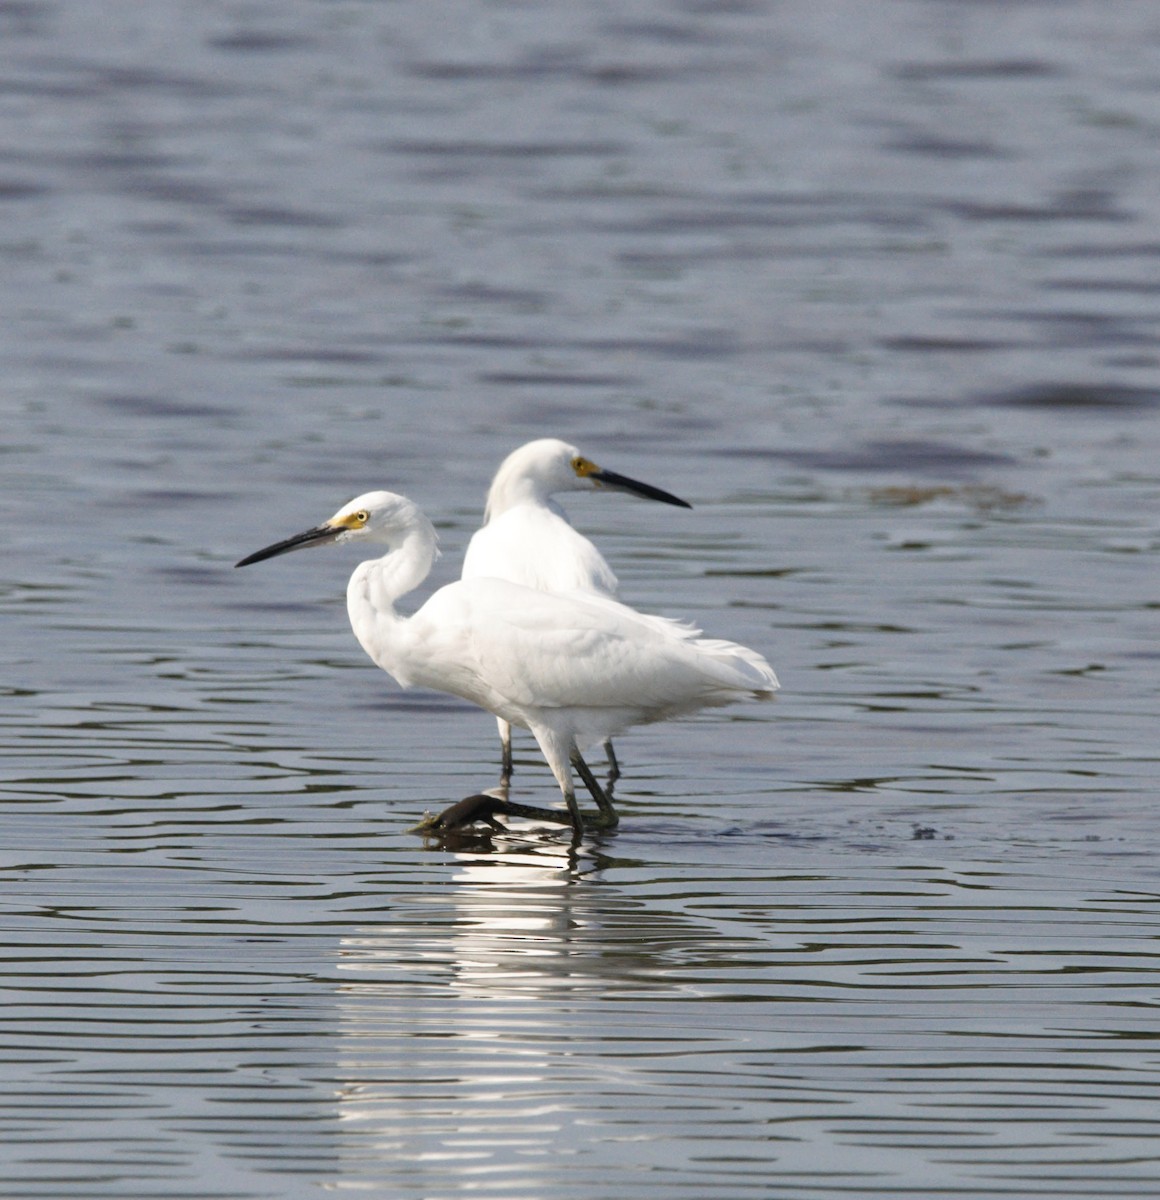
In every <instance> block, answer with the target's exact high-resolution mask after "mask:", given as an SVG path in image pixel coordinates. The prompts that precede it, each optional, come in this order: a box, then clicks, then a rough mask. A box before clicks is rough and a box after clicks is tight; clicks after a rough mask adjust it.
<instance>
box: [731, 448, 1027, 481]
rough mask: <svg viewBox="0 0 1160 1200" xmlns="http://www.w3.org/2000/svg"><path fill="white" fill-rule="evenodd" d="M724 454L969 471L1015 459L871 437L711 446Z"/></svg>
mask: <svg viewBox="0 0 1160 1200" xmlns="http://www.w3.org/2000/svg"><path fill="white" fill-rule="evenodd" d="M713 453H714V454H719V455H722V456H724V457H728V458H756V459H769V460H772V461H780V462H789V463H793V464H795V465H797V466H803V467H813V468H815V469H818V470H824V471H899V470H908V471H919V472H922V471H938V472H940V473H946V472H951V473H954V472H959V471H971V470H975V469H977V468H979V467H998V466H1004V467H1005V466H1012V465H1014V463H1015V462H1016V461H1017V460H1016V459H1014V458H1012V457H1011V456H1009V455H1006V454H1000V453H998V452H997V451H992V450H970V449H967V448H966V447H964V446H955V445H951V444H950V443H947V442H928V441H918V440H914V441H910V440H899V441H872V442H867V443H865V444H864V445H862V446H860V447H851V448H849V449H841V450H830V449H826V450H790V449H787V450H768V449H756V448H748V447H735V448H730V449H725V450H714V451H713Z"/></svg>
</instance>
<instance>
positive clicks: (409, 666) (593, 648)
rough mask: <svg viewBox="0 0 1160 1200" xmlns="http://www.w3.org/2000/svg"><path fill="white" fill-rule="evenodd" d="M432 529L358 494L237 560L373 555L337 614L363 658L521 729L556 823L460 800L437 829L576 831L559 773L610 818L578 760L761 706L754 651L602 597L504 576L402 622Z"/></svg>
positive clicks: (770, 682)
mask: <svg viewBox="0 0 1160 1200" xmlns="http://www.w3.org/2000/svg"><path fill="white" fill-rule="evenodd" d="M437 541H438V538H437V536H436V533H435V527H434V526H433V525H432V524H431V522H430V521H429V520H428V519H427V518H426V517H425V516H424V515H423V513H422V512H421V511H420V510H419V508H418V507H417V506H416V505H415V504H413V503H412V502H411V501H410V500H408V499H406V498H405V497H403V496H397V495H395V494H394V493H392V492H367V493H366V494H365V495H362V496H359V497H357V498H356V499H354V500H352V501H351V502H350V503H349V504H347V505H344V506H343V507H342V508H340V509H339V510H338V512H336V513H335V514H334V516H333V517H331V518H330V519H329V520H328V521H325V522H324V523H323V524H321V525H318V526H316V527H315V528H313V529H308V530H306V531H305V532H304V533H299V534H297V535H295V536H294V537H291V538H287V539H286V540H285V541H281V542H276V543H274V544H273V545H272V546H267V547H266V548H265V549H263V550H259V551H257V552H256V553H254V554H251V555H249V556H248V557H246V558H243V559H242V560H241V561H240V562H239V563H237V566H239V567H244V566H247V565H248V564H250V563H256V562H261V561H262V560H263V559H266V558H273V557H274V556H275V555H278V554H285V553H287V552H288V551H291V550H301V549H305V548H306V547H309V546H321V545H325V544H327V543H337V544H342V543H346V542H353V543H357V544H360V545H361V544H364V543H365V544H367V545H368V546H385V547H386V553H385V554H384V555H383V556H382V557H381V558H371V559H368V560H367V561H365V562H362V563H360V564H359V565H358V566H357V567H356V568H355V570H354V574H353V575H351V577H350V582H349V583H348V584H347V589H346V606H347V612H348V613H349V614H350V622H351V625H352V626H353V628H354V632H355V636H356V637H357V638H358V640H359V642H360V643H361V644H362V647H363V649H364V650H365V651H366V652H367V654H369V655H370V657H371V658H372V659H374V661H375V662H376V663H378V665H379V666H380V667H382V668H383V670H385V671H386V672H388V673H389V674H390V675H392V676H393V677H394V678H395V679H396V680H397V681H398V682H399V683H400V684H401V685H402V686H403V687H412V686H416V687H424V688H433V689H435V690H437V691H441V692H449V693H450V694H451V695H453V696H460V697H462V698H463V699H464V700H470V701H471V702H472V703H474V704H478V705H479V706H480V707H481V708H485V709H487V710H488V711H489V712H491V713H494V714H495V716H497V717H501V718H502V719H503V720H505V721H507V722H508V723H509V724H512V725H519V726H522V727H523V728H525V729H530V730H531V732H532V734H533V735H534V736H535V738H536V741H537V742H538V743H539V745H540V749H541V750H542V751H543V753H544V757H545V758H546V759H547V761H548V765H549V766H550V767H551V769H552V773H553V774H554V775H555V777H556V781H557V783H559V785H560V790H561V792H563V795H564V801H565V804H566V805H567V808H568V812H567V814H566V815H565V814H564V813H562V812H560V811H559V810H558V809H541V808H532V807H530V806H528V805H522V804H516V803H514V802H512V801H510V800H508V799H506V798H500V797H498V796H495V795H487V794H483V793H481V794H479V795H475V796H468V797H467V798H466V799H465V800H461V801H460V802H459V803H458V804H453V805H452V806H451V807H450V808H448V809H446V810H445V811H444V812H443V813H442V814H440V815H439V816H438V817H435V818H431V819H429V820H428V821H427V822H426V827H427V828H429V829H432V830H449V829H454V828H456V827H458V826H463V825H469V824H472V823H473V822H476V821H485V822H487V823H488V824H491V825H493V826H495V825H497V824H498V823H497V822H496V820H495V816H496V814H497V813H498V814H514V815H517V816H530V817H535V818H538V819H541V820H548V821H554V822H558V823H561V824H571V826H572V830H573V838H574V840H579V838H580V837H581V836H582V834H583V831H584V828H585V818H584V815H583V813H582V812H581V810H580V806H579V804H578V803H577V801H576V794H575V790H574V786H573V782H572V769H573V768H575V769H576V771H577V772H578V773H579V775H580V777H581V779H582V780H583V781H584V784H585V786H586V787H587V788H588V790H589V792H590V793H591V794H592V797H593V799H594V800H595V801H596V804H597V808H598V810H599V811H598V813H597V814H596V816H594V817H590V818H589V819H588V821H587V824H588V825H590V826H593V827H596V828H609V827H611V826H613V825H615V824H616V823H617V820H618V817H617V813H616V810H615V808H614V807H613V805H612V801H611V800H610V799H609V797H608V795H607V794H606V793H605V791H604V789H603V788H601V786H600V785H599V783H597V782H596V779H595V778H594V777H593V775H592V772H591V771H590V770H589V769H588V766H587V764H586V763H585V761H584V759H583V757H582V756H581V751H582V750H583V749H585V748H587V747H588V746H593V745H598V744H600V743H601V742H604V741H607V740H608V739H609V738H611V737H612V736H613V735H614V734H617V733H620V732H621V731H622V730H624V729H627V728H629V727H630V726H632V725H639V724H643V723H646V722H649V721H662V720H666V719H667V718H669V717H677V716H681V715H682V714H685V713H691V712H695V711H697V710H698V709H701V708H706V707H709V706H712V705H718V704H729V703H731V702H733V701H735V700H742V699H745V698H748V697H751V698H753V699H758V700H765V699H769V698H770V697H771V696H772V695H773V693H774V691H775V689H776V688H777V686H778V683H777V678H776V677H775V676H774V673H773V668H772V667H770V665H769V663H767V662H766V661H765V659H764V658H762V657H761V655H760V654H758V653H757V652H756V651H754V650H749V649H747V648H746V647H744V646H738V645H736V644H735V643H733V642H725V641H716V640H713V639H709V638H703V637H701V636H700V631H699V630H697V629H693V628H692V627H691V626H688V625H681V624H679V623H677V622H675V621H670V620H666V619H665V618H663V617H653V616H646V615H644V614H642V613H638V612H636V611H635V610H634V609H631V608H628V607H627V606H626V605H623V604H620V603H619V602H618V601H615V600H612V599H609V598H608V597H606V596H599V595H595V594H590V595H584V594H582V593H579V592H572V593H569V594H567V595H561V594H556V593H553V592H541V591H535V590H534V589H532V588H528V587H524V586H523V585H521V584H516V583H511V582H510V581H508V580H506V579H490V578H481V579H467V580H459V581H458V582H456V583H450V584H448V585H447V586H446V587H442V588H440V589H439V590H438V591H437V592H436V593H435V594H434V595H433V596H431V598H430V599H429V600H428V601H427V602H426V603H425V604H424V605H423V606H422V607H421V608H420V609H419V610H418V611H417V612H416V613H414V614H413V615H411V616H409V617H408V616H404V615H403V614H401V613H399V612H398V611H397V610H396V609H395V602H396V601H397V600H398V599H399V597H400V596H404V595H406V594H407V593H408V592H409V591H411V590H412V589H413V588H415V587H418V585H419V584H420V583H422V582H423V580H424V579H425V578H426V577H427V575H428V573H429V572H430V570H431V566H432V564H433V563H434V561H435V557H436V555H437V553H438V550H437Z"/></svg>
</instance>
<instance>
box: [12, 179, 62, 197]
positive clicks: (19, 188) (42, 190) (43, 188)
mask: <svg viewBox="0 0 1160 1200" xmlns="http://www.w3.org/2000/svg"><path fill="white" fill-rule="evenodd" d="M51 190H52V189H51V188H50V187H49V186H48V184H45V183H33V182H32V180H30V179H0V201H4V200H34V199H36V198H37V197H39V196H44V195H47V194H48V193H49V192H50V191H51Z"/></svg>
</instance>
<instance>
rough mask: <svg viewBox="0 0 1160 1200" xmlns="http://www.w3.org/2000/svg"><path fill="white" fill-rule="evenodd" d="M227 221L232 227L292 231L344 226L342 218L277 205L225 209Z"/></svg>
mask: <svg viewBox="0 0 1160 1200" xmlns="http://www.w3.org/2000/svg"><path fill="white" fill-rule="evenodd" d="M225 215H226V217H227V219H228V220H229V221H231V222H232V223H233V224H234V225H242V226H250V225H258V226H271V227H275V228H278V227H289V228H294V229H342V228H343V227H345V225H346V220H345V219H344V218H343V217H338V216H334V215H332V214H330V213H320V212H308V211H307V210H305V209H300V208H283V207H280V206H277V205H253V206H249V205H247V206H242V207H233V208H227V209H226V213H225Z"/></svg>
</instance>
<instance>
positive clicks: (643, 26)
mask: <svg viewBox="0 0 1160 1200" xmlns="http://www.w3.org/2000/svg"><path fill="white" fill-rule="evenodd" d="M601 28H602V29H603V31H604V32H605V33H607V34H609V35H610V36H612V37H614V38H618V39H624V40H629V39H632V40H636V39H639V40H640V41H644V42H655V43H657V44H659V45H665V46H685V45H699V46H703V45H707V44H712V43H714V42H717V41H720V40H722V39H720V38H719V37H717V36H716V35H715V34H713V33H712V32H710V31H709V30H708V29H706V27H705V26H704V25H693V24H680V25H679V24H677V23H676V22H675V21H660V20H657V21H607V22H605V23H604V24H603V26H602V27H601Z"/></svg>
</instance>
